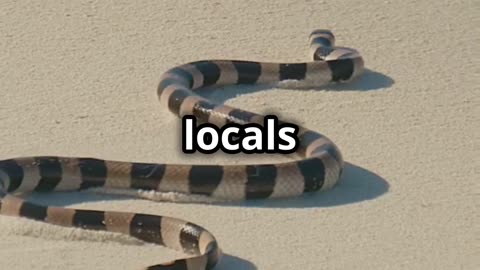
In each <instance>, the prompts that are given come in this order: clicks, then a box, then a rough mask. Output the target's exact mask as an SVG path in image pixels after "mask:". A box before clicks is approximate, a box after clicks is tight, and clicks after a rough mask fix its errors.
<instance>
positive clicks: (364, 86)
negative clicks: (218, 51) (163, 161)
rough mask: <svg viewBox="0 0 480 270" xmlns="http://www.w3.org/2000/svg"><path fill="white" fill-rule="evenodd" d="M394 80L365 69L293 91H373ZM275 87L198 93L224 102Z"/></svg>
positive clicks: (235, 86)
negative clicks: (341, 80) (355, 75)
mask: <svg viewBox="0 0 480 270" xmlns="http://www.w3.org/2000/svg"><path fill="white" fill-rule="evenodd" d="M394 83H395V81H394V80H393V79H392V78H391V77H389V76H387V75H385V74H383V73H380V72H376V71H373V70H370V69H365V71H364V73H363V74H362V75H361V76H359V77H358V78H355V79H354V80H352V81H351V82H348V83H331V84H327V85H323V86H319V87H317V88H307V89H294V90H293V91H299V90H300V91H302V90H303V91H308V90H324V91H373V90H386V89H388V88H389V87H390V86H392V85H393V84H394ZM272 88H275V86H272V85H268V84H260V85H243V86H238V85H233V86H225V87H223V88H221V89H223V91H222V90H219V88H218V87H207V88H204V89H202V90H201V91H200V92H199V93H200V94H201V95H202V96H204V97H207V98H210V99H212V100H215V101H217V102H220V103H224V102H226V101H227V100H229V99H233V98H235V97H238V96H240V95H246V94H253V93H255V92H259V91H268V90H269V89H272Z"/></svg>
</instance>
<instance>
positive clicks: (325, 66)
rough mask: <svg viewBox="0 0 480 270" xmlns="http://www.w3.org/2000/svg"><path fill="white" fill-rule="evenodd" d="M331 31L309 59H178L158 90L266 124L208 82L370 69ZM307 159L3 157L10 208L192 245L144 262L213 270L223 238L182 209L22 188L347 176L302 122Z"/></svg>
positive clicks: (216, 186)
mask: <svg viewBox="0 0 480 270" xmlns="http://www.w3.org/2000/svg"><path fill="white" fill-rule="evenodd" d="M334 42H335V38H334V35H333V34H332V32H330V31H329V30H315V31H313V32H312V33H311V34H310V55H311V56H312V57H313V61H311V62H305V63H264V62H253V61H237V60H206V61H197V62H191V63H188V64H184V65H180V66H177V67H174V68H172V69H170V70H168V71H167V72H165V73H164V74H163V76H162V77H161V81H160V84H159V86H158V91H157V93H158V97H159V99H160V103H161V104H162V106H163V107H165V108H168V109H169V110H170V111H171V112H172V113H173V114H175V115H177V116H179V117H182V116H184V115H193V116H194V117H196V119H197V120H198V121H199V122H208V123H212V124H215V125H217V126H218V127H222V126H223V125H225V124H228V123H236V124H247V123H258V124H263V118H264V116H263V115H261V114H257V113H253V112H249V111H246V110H241V109H237V108H233V107H230V106H227V105H223V104H217V103H215V102H213V101H211V100H209V99H206V98H204V97H202V96H201V91H197V90H199V89H201V88H204V87H219V86H226V85H237V84H247V85H254V84H272V83H282V82H287V81H293V82H296V83H297V85H300V86H306V87H317V86H321V85H324V84H327V83H330V82H346V81H349V80H351V79H352V78H354V77H356V76H357V75H359V74H360V73H361V72H362V71H363V66H364V64H363V59H362V57H361V56H360V54H359V53H358V52H357V51H356V50H354V49H350V48H345V47H335V46H334ZM298 137H299V141H300V145H299V147H298V150H297V152H296V153H297V154H298V155H299V156H300V158H299V159H298V160H295V161H291V162H285V163H278V164H247V165H226V166H222V165H182V164H158V163H136V162H120V161H110V160H101V159H95V158H81V157H56V156H55V157H54V156H35V157H19V158H12V159H6V160H1V161H0V214H1V215H9V216H16V217H24V218H28V219H33V220H37V221H41V222H46V223H49V224H54V225H59V226H65V227H78V228H82V229H90V230H102V231H110V232H117V233H123V234H127V235H130V236H133V237H135V238H138V239H141V240H143V241H145V242H149V243H155V244H159V245H163V246H166V247H168V248H172V249H175V250H178V251H182V252H185V253H186V254H188V255H189V257H188V258H184V259H178V260H175V261H172V262H168V263H161V264H157V265H152V266H146V267H144V268H142V269H163V270H167V269H172V270H173V269H175V270H206V269H212V268H213V267H214V266H215V265H216V264H217V263H218V261H219V260H220V258H221V254H222V252H221V250H220V248H219V246H218V244H217V241H216V240H215V237H214V236H213V235H212V234H211V233H210V232H208V231H207V230H206V229H204V228H202V227H201V226H199V225H196V224H194V223H191V222H188V221H184V220H181V219H177V218H174V217H167V216H157V215H148V214H142V213H127V212H115V211H97V210H83V209H72V208H62V207H54V206H44V205H39V204H35V203H32V202H29V201H27V200H24V199H22V198H20V197H18V196H16V194H19V193H25V192H33V191H39V192H50V191H72V190H83V189H88V188H93V187H103V188H106V189H108V188H112V189H113V188H115V189H135V190H149V191H158V192H179V193H184V194H200V195H205V196H210V197H214V198H221V199H228V200H248V199H267V198H278V197H291V196H298V195H301V194H302V193H305V192H314V191H319V190H326V189H329V188H331V187H332V186H334V185H335V183H336V182H337V181H338V179H339V178H340V175H341V173H342V169H343V166H344V161H343V158H342V155H341V153H340V151H339V149H338V148H337V147H336V145H335V144H334V143H333V142H332V141H331V140H330V139H328V138H327V137H325V136H324V135H322V134H320V133H318V132H315V131H312V130H309V129H307V128H304V127H300V129H299V132H298Z"/></svg>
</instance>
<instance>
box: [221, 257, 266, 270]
mask: <svg viewBox="0 0 480 270" xmlns="http://www.w3.org/2000/svg"><path fill="white" fill-rule="evenodd" d="M214 269H215V270H217V269H218V270H220V269H241V270H257V269H258V268H257V266H255V264H253V263H252V262H250V261H247V260H244V259H242V258H239V257H236V256H232V255H229V254H223V256H222V259H221V260H220V262H218V264H217V265H216V266H215V268H214Z"/></svg>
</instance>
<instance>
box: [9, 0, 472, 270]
mask: <svg viewBox="0 0 480 270" xmlns="http://www.w3.org/2000/svg"><path fill="white" fill-rule="evenodd" d="M479 13H480V4H479V3H478V2H476V1H473V0H469V1H461V0H453V1H434V0H427V1H389V0H381V1H351V0H350V1H311V0H309V1H308V0H306V1H287V0H277V1H273V0H268V1H208V2H207V1H193V0H180V1H122V2H120V1H115V2H110V1H72V2H69V1H46V2H40V1H19V2H14V1H3V2H2V3H1V4H0V52H1V53H0V82H1V88H0V94H1V96H0V137H1V141H0V143H1V148H2V150H1V152H0V160H1V159H7V158H13V157H20V156H36V155H59V156H83V157H97V158H103V159H111V160H122V161H143V162H165V163H203V164H207V163H208V164H235V163H247V162H248V163H252V162H257V161H258V162H271V161H272V160H273V161H282V160H285V157H282V156H274V157H272V156H268V157H265V156H253V157H249V156H247V155H238V156H230V155H226V154H215V155H211V156H210V155H195V156H185V155H184V154H183V153H181V145H180V142H179V134H180V133H179V132H180V131H179V125H180V121H179V120H178V119H177V118H176V117H174V116H173V115H172V114H171V113H169V112H168V111H167V110H166V109H165V108H162V107H161V106H160V103H159V102H158V99H157V96H156V87H157V84H158V82H159V78H160V75H161V74H162V73H163V72H165V71H166V70H168V69H169V68H171V67H173V66H175V65H179V64H182V63H186V62H191V61H196V60H202V59H242V60H256V61H270V62H272V61H273V62H299V61H307V60H310V58H309V57H308V35H309V33H310V32H311V31H312V30H314V29H318V28H325V29H331V30H332V31H333V32H334V34H335V35H336V38H337V44H338V45H339V46H347V47H352V48H356V49H358V50H359V51H360V52H361V54H362V55H363V57H364V60H365V65H366V67H367V71H366V72H365V73H364V74H363V75H362V76H361V77H359V78H358V79H357V80H355V81H354V82H352V83H349V84H344V85H330V86H326V87H324V88H323V89H322V90H307V91H295V90H288V89H279V88H274V89H263V90H261V91H256V90H255V89H253V88H251V87H250V88H249V87H233V88H232V87H229V88H228V89H226V90H227V91H223V90H218V91H214V92H212V93H210V96H211V97H212V98H213V99H214V100H217V101H225V103H226V104H229V105H232V106H235V107H238V108H243V109H247V110H251V111H254V112H260V113H264V112H276V113H278V114H279V115H280V116H282V117H284V118H286V119H289V120H292V121H294V122H296V123H299V124H301V125H304V126H306V127H308V128H310V129H313V130H318V131H320V132H321V133H323V134H325V135H327V136H328V137H329V138H331V139H333V141H335V143H336V144H337V145H338V146H339V148H340V149H341V150H342V153H343V155H344V158H345V160H346V161H347V167H346V169H345V173H344V175H343V178H342V179H341V181H340V183H339V184H338V186H336V187H335V188H334V189H333V190H330V191H328V192H325V193H316V194H308V195H305V196H302V197H298V198H291V199H281V200H273V201H253V202H244V203H243V202H242V203H233V204H229V203H227V204H208V203H199V204H197V203H172V202H153V201H148V200H142V199H139V198H128V197H119V196H114V195H105V194H98V193H93V192H73V193H54V194H33V195H31V198H32V200H34V201H36V202H41V203H44V204H49V205H57V206H66V207H76V208H85V209H108V210H118V211H131V212H144V213H149V214H161V215H169V216H175V217H179V218H182V219H186V220H189V221H192V222H195V223H197V224H200V225H201V226H204V227H205V228H207V229H209V230H210V231H211V232H212V233H213V234H214V235H215V236H216V238H217V240H218V242H219V244H220V246H221V248H222V249H223V251H224V252H225V256H224V258H223V259H222V261H221V262H220V264H219V265H218V267H217V268H216V269H219V270H226V269H228V270H236V269H244V270H255V269H259V270H263V269H266V270H270V269H274V270H287V269H288V270H291V269H306V270H317V269H379V270H380V269H382V270H383V269H409V270H411V269H465V270H473V269H480V238H479V236H480V227H479V226H478V224H479V222H480V220H479V214H478V213H479V202H480V187H479V184H478V179H479V176H480V158H479V155H480V87H479V85H480V76H479V74H480V70H479V68H480V65H479V61H478V59H479V57H480V51H479V47H478V43H479V38H478V37H480V31H479V30H480V17H479V16H478V14H479ZM224 90H225V89H224ZM0 257H2V258H3V260H2V262H1V264H0V269H10V270H23V269H49V270H56V269H58V270H60V269H72V270H75V269H139V268H141V267H144V266H146V265H150V264H155V263H160V262H163V261H169V260H172V259H174V258H179V257H182V254H180V253H177V252H174V251H171V250H168V249H166V248H162V247H157V246H154V245H148V244H143V243H141V242H139V241H137V240H134V239H133V238H129V237H126V236H119V235H115V234H111V233H99V232H89V231H84V230H79V229H68V228H60V227H55V226H49V225H44V224H40V223H38V222H33V221H27V220H24V219H18V218H12V217H4V216H0Z"/></svg>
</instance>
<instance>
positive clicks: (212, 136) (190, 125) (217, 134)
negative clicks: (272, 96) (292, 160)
mask: <svg viewBox="0 0 480 270" xmlns="http://www.w3.org/2000/svg"><path fill="white" fill-rule="evenodd" d="M297 133H298V126H297V125H294V124H289V123H279V121H278V118H277V117H276V116H274V115H267V116H265V118H264V123H263V125H260V124H256V123H248V124H244V125H240V124H236V123H227V124H225V125H224V126H222V127H221V128H219V127H217V126H216V125H214V124H211V123H202V124H199V125H198V126H197V123H196V118H195V117H194V116H191V115H186V116H184V117H182V150H183V152H184V153H187V154H191V153H195V152H196V151H198V152H200V153H204V154H211V153H214V152H216V151H218V150H219V149H221V150H222V151H223V152H225V153H229V154H236V153H240V152H242V153H246V154H253V153H281V154H291V153H293V152H295V151H296V150H297V148H298V145H299V139H298V137H297Z"/></svg>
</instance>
